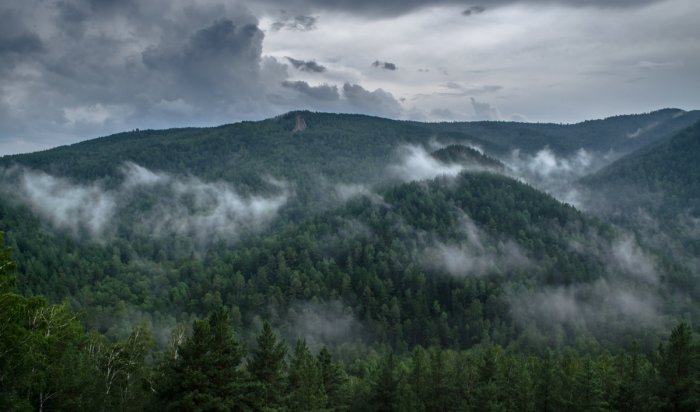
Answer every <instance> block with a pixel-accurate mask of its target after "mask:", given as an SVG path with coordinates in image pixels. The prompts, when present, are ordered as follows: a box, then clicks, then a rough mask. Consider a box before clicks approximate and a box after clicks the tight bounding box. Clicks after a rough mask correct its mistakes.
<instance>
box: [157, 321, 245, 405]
mask: <svg viewBox="0 0 700 412" xmlns="http://www.w3.org/2000/svg"><path fill="white" fill-rule="evenodd" d="M242 357H243V349H242V348H241V345H240V344H239V342H238V341H237V340H236V338H235V337H234V335H233V330H232V327H231V318H230V316H229V313H228V310H227V309H226V308H224V307H220V308H219V309H217V310H216V311H214V312H212V313H210V314H209V317H208V319H207V320H197V321H195V322H194V323H193V324H192V335H191V336H190V337H189V338H188V339H187V340H186V341H185V342H184V343H183V344H182V346H180V348H179V350H178V351H177V358H175V359H173V360H172V361H171V362H170V364H169V365H166V368H165V376H164V378H165V384H164V387H163V388H162V389H161V391H160V393H159V396H160V399H161V401H162V403H163V405H164V406H165V409H166V410H172V411H180V410H187V411H242V410H248V409H249V400H248V399H247V398H246V396H245V395H246V391H245V387H244V376H243V375H242V372H241V371H240V370H239V365H240V363H241V359H242Z"/></svg>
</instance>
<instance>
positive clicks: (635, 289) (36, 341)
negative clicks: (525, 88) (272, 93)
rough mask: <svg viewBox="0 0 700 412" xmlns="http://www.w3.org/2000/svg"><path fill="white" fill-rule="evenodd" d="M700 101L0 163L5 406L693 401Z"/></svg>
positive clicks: (128, 138) (248, 133) (141, 141)
mask: <svg viewBox="0 0 700 412" xmlns="http://www.w3.org/2000/svg"><path fill="white" fill-rule="evenodd" d="M298 116H301V117H303V119H304V122H305V124H306V125H307V127H306V129H304V130H294V124H295V120H296V118H297V117H298ZM698 116H699V113H698V112H683V111H680V110H675V109H665V110H661V111H658V112H652V113H648V114H644V115H633V116H617V117H613V118H609V119H604V120H597V121H588V122H583V123H580V124H574V125H553V124H525V123H508V122H474V123H435V124H429V123H416V122H402V121H391V120H386V119H381V118H374V117H368V116H360V115H332V114H323V113H310V112H295V113H289V114H286V115H282V116H279V117H277V118H274V119H269V120H265V121H261V122H243V123H238V124H233V125H225V126H221V127H217V128H204V129H195V128H192V129H172V130H162V131H156V130H146V131H132V132H127V133H121V134H117V135H113V136H108V137H104V138H99V139H94V140H91V141H86V142H82V143H79V144H75V145H72V146H65V147H59V148H56V149H52V150H48V151H44V152H37V153H31V154H27V155H17V156H7V157H4V158H2V159H0V193H2V196H1V197H0V231H2V232H4V244H6V248H3V249H2V255H1V256H0V257H1V262H0V293H2V297H1V298H0V299H1V301H0V305H1V306H0V311H1V313H0V320H2V323H1V324H0V327H1V328H2V329H1V330H0V408H2V409H3V410H34V409H38V410H150V409H167V410H290V411H301V410H309V411H312V410H318V411H321V410H376V411H386V410H402V411H404V410H405V411H448V410H473V411H485V410H498V411H501V410H509V411H510V410H514V411H515V410H518V411H520V410H533V411H534V410H540V411H546V410H556V411H559V410H572V411H573V410H674V411H685V410H688V411H691V410H696V409H697V408H698V407H700V392H699V391H700V363H698V362H700V357H698V356H699V355H700V343H699V342H698V340H697V337H696V336H695V332H694V329H695V328H696V327H697V325H698V316H700V307H698V305H697V301H698V299H700V282H698V278H697V276H698V269H700V265H698V259H697V257H698V253H700V248H698V244H699V243H698V241H699V240H698V239H700V237H699V236H698V233H700V231H694V230H695V229H693V227H694V226H693V224H696V223H697V221H698V220H697V218H698V211H697V210H696V209H697V200H698V196H699V192H698V187H697V181H698V179H694V177H696V175H697V165H696V164H695V162H694V161H693V159H694V158H695V157H696V156H697V155H700V153H698V147H700V146H699V145H698V142H700V132H699V130H700V126H698V123H695V122H697V120H698ZM562 188H563V189H566V190H571V191H575V194H576V196H578V197H577V198H576V200H577V202H573V201H570V199H572V198H573V197H572V196H571V195H570V193H569V192H566V193H565V192H564V191H562ZM620 188H626V189H628V190H629V193H634V194H635V195H636V196H632V195H629V196H628V195H625V194H626V193H628V192H626V191H625V190H622V189H620ZM616 195H618V196H616ZM659 197H663V198H665V199H667V200H668V201H667V202H664V203H663V204H660V203H658V202H654V201H653V200H654V199H658V198H659ZM640 216H643V217H644V219H646V220H642V219H641V218H640ZM679 216H680V218H678V217H679ZM679 219H680V220H679ZM654 225H662V226H664V230H655V229H653V227H654ZM666 227H668V229H666ZM697 228H698V229H700V225H697ZM681 229H682V230H681Z"/></svg>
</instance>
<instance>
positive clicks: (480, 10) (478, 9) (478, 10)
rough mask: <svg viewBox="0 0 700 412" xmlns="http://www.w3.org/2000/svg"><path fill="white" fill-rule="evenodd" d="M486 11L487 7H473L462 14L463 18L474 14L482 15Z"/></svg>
mask: <svg viewBox="0 0 700 412" xmlns="http://www.w3.org/2000/svg"><path fill="white" fill-rule="evenodd" d="M484 11H486V7H483V6H471V7H470V8H468V9H466V10H464V11H463V12H462V16H471V15H473V14H481V13H483V12H484Z"/></svg>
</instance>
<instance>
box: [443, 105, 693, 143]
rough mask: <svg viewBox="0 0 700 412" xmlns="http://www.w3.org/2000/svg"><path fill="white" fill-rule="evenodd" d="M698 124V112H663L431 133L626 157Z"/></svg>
mask: <svg viewBox="0 0 700 412" xmlns="http://www.w3.org/2000/svg"><path fill="white" fill-rule="evenodd" d="M699 120H700V111H698V110H694V111H688V112H685V111H683V110H679V109H663V110H658V111H654V112H651V113H646V114H635V115H623V116H613V117H609V118H606V119H602V120H587V121H585V122H581V123H575V124H568V125H562V124H541V123H518V122H466V123H465V122H455V123H439V124H435V125H434V126H432V127H433V129H434V130H435V131H439V132H443V131H452V132H462V133H466V134H471V135H473V136H478V137H479V138H480V139H482V140H487V141H489V142H491V143H492V144H496V145H498V146H500V147H501V148H502V149H505V150H508V151H510V150H514V149H520V150H522V151H526V152H534V151H537V150H540V149H542V148H543V147H545V146H548V147H550V148H551V149H552V150H554V151H555V152H557V153H560V154H568V153H573V152H575V151H576V150H578V149H580V148H584V149H586V150H588V151H594V152H599V153H606V152H609V151H614V152H617V153H629V152H632V151H634V150H637V149H640V148H642V147H644V146H646V145H649V144H651V143H653V142H655V141H658V140H660V139H664V138H666V137H668V136H671V135H673V134H674V133H676V132H678V131H679V130H682V129H683V128H685V127H688V126H690V125H692V124H693V123H695V122H697V121H699Z"/></svg>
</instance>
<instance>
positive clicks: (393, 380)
mask: <svg viewBox="0 0 700 412" xmlns="http://www.w3.org/2000/svg"><path fill="white" fill-rule="evenodd" d="M395 368H396V362H395V361H394V355H393V354H392V353H391V352H389V353H388V354H386V355H385V356H384V357H383V358H382V360H381V362H380V363H379V369H378V371H377V374H376V376H375V379H374V382H373V385H372V390H371V394H370V410H371V411H376V412H392V411H395V410H397V405H398V402H397V400H398V399H397V398H398V389H399V380H398V378H397V377H396V371H395Z"/></svg>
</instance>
